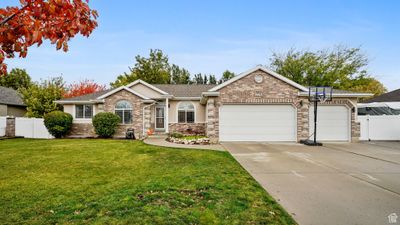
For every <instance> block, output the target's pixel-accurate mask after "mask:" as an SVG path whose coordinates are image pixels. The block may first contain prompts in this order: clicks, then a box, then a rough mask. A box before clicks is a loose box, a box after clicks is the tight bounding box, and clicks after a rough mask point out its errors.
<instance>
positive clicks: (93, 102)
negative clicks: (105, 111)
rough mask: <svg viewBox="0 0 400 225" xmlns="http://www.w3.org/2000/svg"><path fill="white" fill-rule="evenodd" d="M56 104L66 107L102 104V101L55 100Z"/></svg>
mask: <svg viewBox="0 0 400 225" xmlns="http://www.w3.org/2000/svg"><path fill="white" fill-rule="evenodd" d="M54 102H55V103H57V104H61V105H68V104H95V103H104V99H90V100H56V101H54Z"/></svg>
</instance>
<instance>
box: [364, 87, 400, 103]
mask: <svg viewBox="0 0 400 225" xmlns="http://www.w3.org/2000/svg"><path fill="white" fill-rule="evenodd" d="M363 102H365V103H371V102H400V89H397V90H394V91H391V92H388V93H385V94H382V95H379V96H376V97H374V98H371V99H368V100H366V101H363Z"/></svg>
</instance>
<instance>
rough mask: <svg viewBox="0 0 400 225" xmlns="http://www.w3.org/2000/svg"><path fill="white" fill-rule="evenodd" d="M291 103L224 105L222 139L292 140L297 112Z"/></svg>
mask: <svg viewBox="0 0 400 225" xmlns="http://www.w3.org/2000/svg"><path fill="white" fill-rule="evenodd" d="M295 112H296V111H295V109H294V108H293V107H292V106H291V105H224V106H221V108H220V120H219V122H220V140H221V141H295V140H296V115H295Z"/></svg>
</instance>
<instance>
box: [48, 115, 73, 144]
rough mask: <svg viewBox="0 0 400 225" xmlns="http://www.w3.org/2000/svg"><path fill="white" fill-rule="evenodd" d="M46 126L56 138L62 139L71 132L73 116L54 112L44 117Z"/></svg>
mask: <svg viewBox="0 0 400 225" xmlns="http://www.w3.org/2000/svg"><path fill="white" fill-rule="evenodd" d="M44 125H45V126H46V128H47V130H48V131H49V133H50V134H51V135H53V136H54V137H55V138H62V137H64V136H65V135H66V134H68V132H69V131H70V130H71V127H72V116H71V114H69V113H65V112H61V111H53V112H50V113H47V114H46V115H44Z"/></svg>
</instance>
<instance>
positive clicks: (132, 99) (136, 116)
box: [104, 90, 144, 138]
mask: <svg viewBox="0 0 400 225" xmlns="http://www.w3.org/2000/svg"><path fill="white" fill-rule="evenodd" d="M121 100H126V101H128V102H129V103H131V105H132V107H133V112H132V114H133V115H132V116H133V118H132V121H133V123H132V124H126V125H122V124H121V125H119V126H118V128H117V132H116V133H115V135H114V136H115V137H125V132H126V130H127V129H128V128H133V129H135V137H136V138H142V137H143V114H142V110H143V106H144V103H143V102H142V99H141V98H140V97H138V96H136V95H134V94H132V93H130V92H128V91H126V90H121V91H119V92H117V93H114V94H112V95H111V96H109V97H107V98H106V99H105V100H104V111H105V112H114V107H115V104H116V103H117V102H118V101H121Z"/></svg>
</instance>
